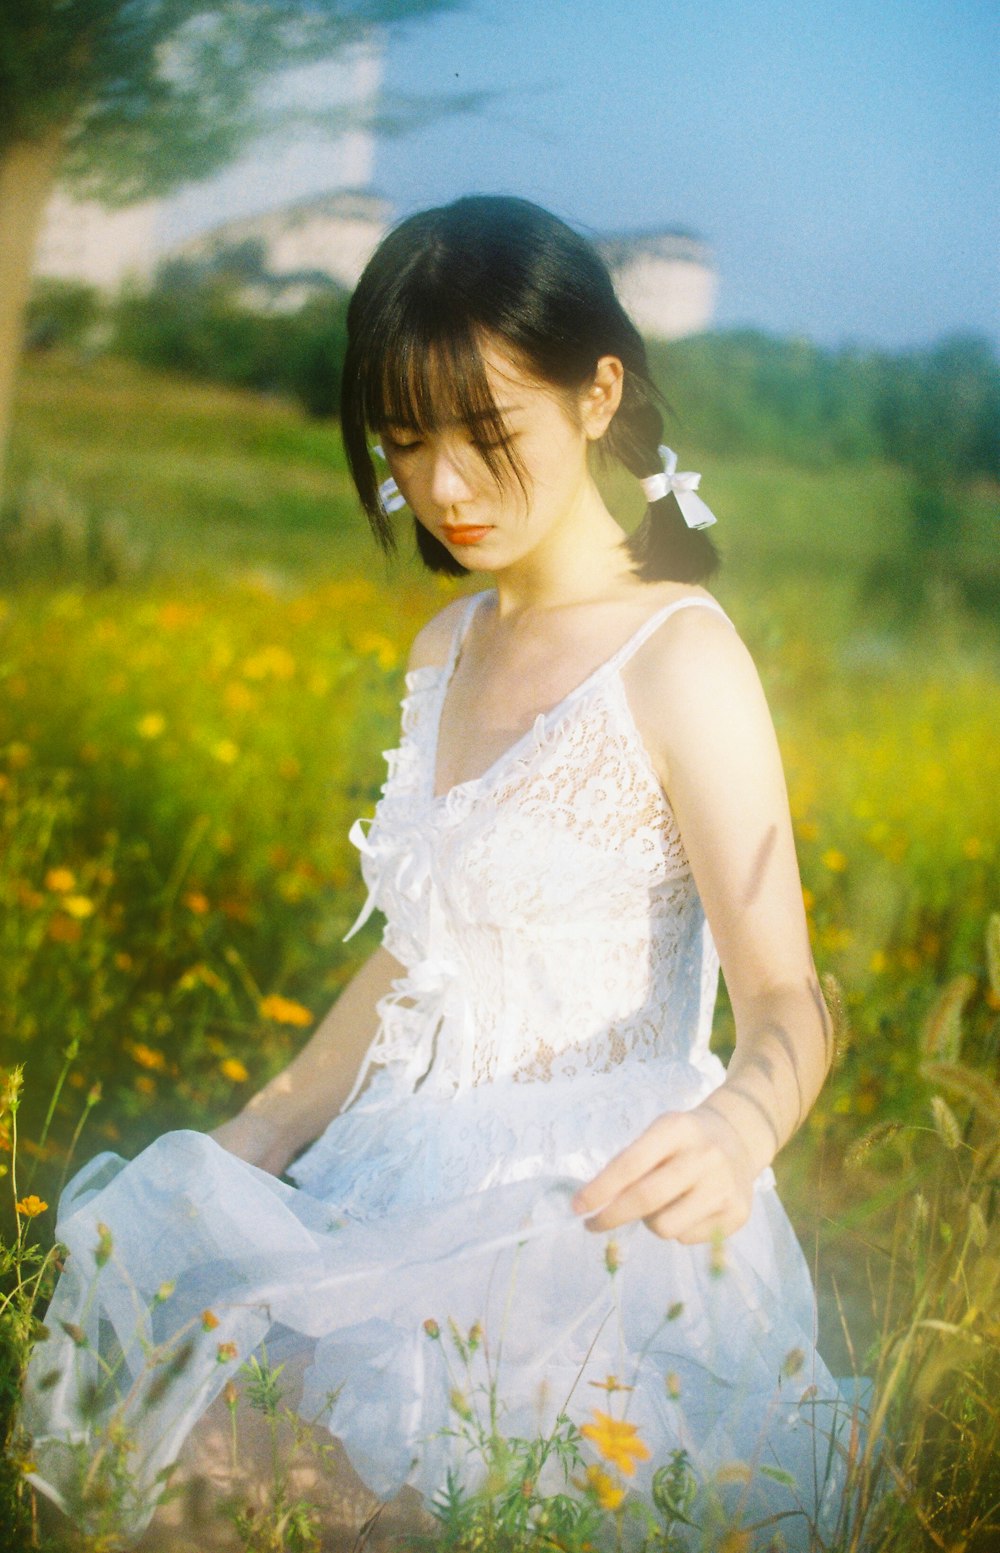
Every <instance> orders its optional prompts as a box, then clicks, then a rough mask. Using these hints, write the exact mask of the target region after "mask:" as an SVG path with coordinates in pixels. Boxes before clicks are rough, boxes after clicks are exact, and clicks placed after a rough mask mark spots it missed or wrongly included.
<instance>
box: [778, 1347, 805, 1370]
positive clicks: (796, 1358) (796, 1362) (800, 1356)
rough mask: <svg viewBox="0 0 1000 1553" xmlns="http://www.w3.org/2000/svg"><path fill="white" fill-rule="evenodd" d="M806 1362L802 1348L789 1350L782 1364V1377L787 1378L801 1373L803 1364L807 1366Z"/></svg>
mask: <svg viewBox="0 0 1000 1553" xmlns="http://www.w3.org/2000/svg"><path fill="white" fill-rule="evenodd" d="M805 1362H806V1356H805V1354H804V1353H803V1352H802V1349H801V1348H790V1349H789V1350H788V1352H787V1353H786V1355H785V1357H784V1360H783V1362H782V1366H781V1373H782V1375H785V1376H792V1375H797V1374H798V1373H799V1371H800V1370H801V1368H802V1366H803V1364H805Z"/></svg>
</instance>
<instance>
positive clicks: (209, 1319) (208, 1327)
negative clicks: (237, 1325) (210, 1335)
mask: <svg viewBox="0 0 1000 1553" xmlns="http://www.w3.org/2000/svg"><path fill="white" fill-rule="evenodd" d="M201 1325H202V1329H203V1330H204V1331H205V1332H214V1331H215V1328H216V1327H217V1326H218V1325H219V1318H218V1316H217V1315H216V1314H215V1312H214V1310H203V1311H202V1313H201Z"/></svg>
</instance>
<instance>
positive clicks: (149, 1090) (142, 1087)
mask: <svg viewBox="0 0 1000 1553" xmlns="http://www.w3.org/2000/svg"><path fill="white" fill-rule="evenodd" d="M132 1082H133V1084H134V1085H135V1087H136V1090H137V1091H138V1093H139V1094H140V1095H155V1094H156V1080H155V1078H151V1077H150V1075H149V1074H148V1073H139V1074H137V1075H136V1077H135V1078H134V1079H133V1080H132Z"/></svg>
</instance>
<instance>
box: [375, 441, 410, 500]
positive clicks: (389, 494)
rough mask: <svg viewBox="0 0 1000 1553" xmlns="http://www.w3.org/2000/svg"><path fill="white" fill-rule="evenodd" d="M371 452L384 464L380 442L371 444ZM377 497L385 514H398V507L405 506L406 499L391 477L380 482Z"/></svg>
mask: <svg viewBox="0 0 1000 1553" xmlns="http://www.w3.org/2000/svg"><path fill="white" fill-rule="evenodd" d="M372 452H373V453H375V454H376V455H377V456H378V457H379V458H380V459H382V461H383V463H384V462H385V454H384V452H383V451H382V444H381V442H373V443H372ZM378 495H379V501H380V502H381V503H382V505H383V507H384V508H385V510H386V512H398V511H399V509H400V507H405V506H406V497H405V496H404V495H403V493H402V491H401V490H400V489H399V486H398V485H397V484H396V482H395V480H394V479H393V478H392V475H390V476H389V478H388V480H383V481H382V484H381V485H380V486H379V488H378Z"/></svg>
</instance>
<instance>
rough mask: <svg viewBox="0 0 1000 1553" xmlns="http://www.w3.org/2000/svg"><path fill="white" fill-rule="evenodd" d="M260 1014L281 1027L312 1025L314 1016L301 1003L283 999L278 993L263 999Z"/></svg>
mask: <svg viewBox="0 0 1000 1553" xmlns="http://www.w3.org/2000/svg"><path fill="white" fill-rule="evenodd" d="M260 1012H261V1013H262V1014H263V1016H264V1018H265V1019H273V1020H274V1021H275V1022H276V1023H277V1024H279V1025H311V1024H312V1020H313V1016H312V1014H311V1013H310V1012H309V1010H308V1009H307V1008H305V1007H304V1006H303V1005H302V1004H301V1003H295V1002H293V1000H292V999H291V998H283V997H281V996H280V994H278V993H277V992H272V993H271V994H270V996H269V997H266V998H262V999H261V1002H260Z"/></svg>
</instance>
